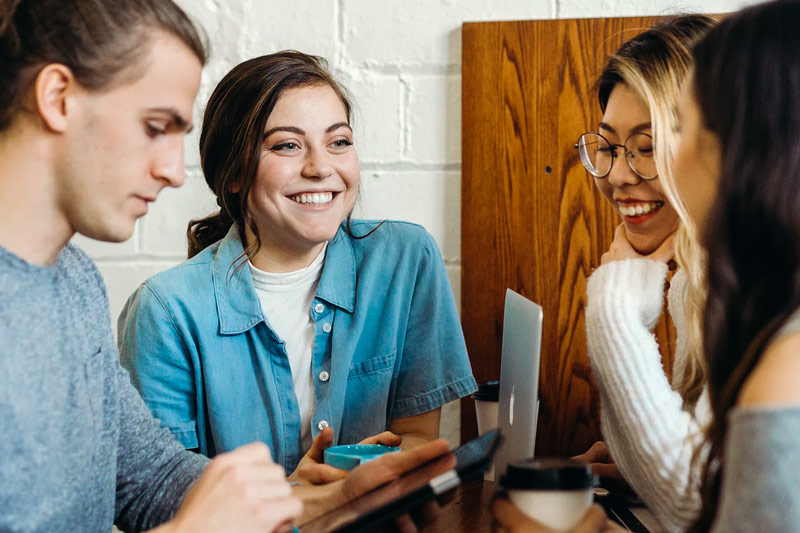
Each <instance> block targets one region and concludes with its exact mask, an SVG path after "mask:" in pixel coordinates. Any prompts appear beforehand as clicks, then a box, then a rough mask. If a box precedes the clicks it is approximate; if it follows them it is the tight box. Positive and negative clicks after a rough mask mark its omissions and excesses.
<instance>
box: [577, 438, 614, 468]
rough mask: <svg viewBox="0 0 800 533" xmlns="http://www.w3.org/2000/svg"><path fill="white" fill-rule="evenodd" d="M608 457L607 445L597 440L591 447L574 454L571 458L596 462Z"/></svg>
mask: <svg viewBox="0 0 800 533" xmlns="http://www.w3.org/2000/svg"><path fill="white" fill-rule="evenodd" d="M608 457H609V454H608V446H606V443H605V442H603V441H601V440H599V441H597V442H595V443H594V444H592V446H591V448H589V449H588V450H586V451H585V452H584V453H582V454H580V455H576V456H575V457H573V459H575V460H578V461H585V462H587V463H598V462H606V461H607V460H608Z"/></svg>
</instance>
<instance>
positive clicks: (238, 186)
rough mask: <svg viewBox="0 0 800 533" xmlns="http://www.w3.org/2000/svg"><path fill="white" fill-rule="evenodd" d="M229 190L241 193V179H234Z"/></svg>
mask: <svg viewBox="0 0 800 533" xmlns="http://www.w3.org/2000/svg"><path fill="white" fill-rule="evenodd" d="M228 190H229V191H230V192H232V193H233V194H239V193H240V192H241V191H242V184H241V183H240V182H239V181H234V182H233V183H231V184H230V185H228Z"/></svg>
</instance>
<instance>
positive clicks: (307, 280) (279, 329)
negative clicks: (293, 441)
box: [248, 244, 327, 453]
mask: <svg viewBox="0 0 800 533" xmlns="http://www.w3.org/2000/svg"><path fill="white" fill-rule="evenodd" d="M326 247H327V244H326V245H325V246H324V247H323V248H322V251H321V252H320V253H319V255H318V256H317V257H316V259H314V261H313V262H312V263H311V264H310V265H309V266H307V267H306V268H304V269H302V270H296V271H294V272H286V273H281V274H274V273H272V272H264V271H263V270H259V269H257V268H256V267H254V266H253V264H252V263H248V264H249V266H250V273H251V275H252V277H253V286H254V287H255V289H256V294H257V295H258V299H259V300H260V301H261V311H262V312H263V313H264V316H265V317H266V318H267V321H268V322H269V325H270V326H271V327H272V329H273V331H275V333H276V334H277V335H278V337H279V338H280V339H282V340H283V341H284V342H285V343H286V354H287V355H288V356H289V367H290V368H291V369H292V382H293V384H294V393H295V395H296V396H297V405H298V407H299V408H300V439H301V442H302V443H303V452H304V453H305V452H307V451H308V450H309V449H310V448H311V415H312V414H313V413H314V384H313V382H312V378H311V366H312V355H313V351H314V321H313V320H312V319H311V302H312V301H313V300H314V294H315V293H316V291H317V285H318V284H319V278H320V276H321V275H322V266H323V264H324V263H325V248H326Z"/></svg>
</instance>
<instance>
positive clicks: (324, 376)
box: [319, 370, 331, 381]
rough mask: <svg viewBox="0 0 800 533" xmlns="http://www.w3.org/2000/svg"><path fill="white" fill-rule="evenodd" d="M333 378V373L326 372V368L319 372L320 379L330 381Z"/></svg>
mask: <svg viewBox="0 0 800 533" xmlns="http://www.w3.org/2000/svg"><path fill="white" fill-rule="evenodd" d="M330 378H331V375H330V374H328V373H327V372H325V371H324V370H323V371H322V372H320V373H319V380H320V381H328V380H329V379H330Z"/></svg>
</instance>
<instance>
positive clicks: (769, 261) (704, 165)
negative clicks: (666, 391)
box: [674, 1, 800, 533]
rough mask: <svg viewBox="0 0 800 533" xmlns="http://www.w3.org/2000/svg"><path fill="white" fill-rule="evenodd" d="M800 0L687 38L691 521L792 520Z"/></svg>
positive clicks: (713, 524) (726, 527) (682, 121)
mask: <svg viewBox="0 0 800 533" xmlns="http://www.w3.org/2000/svg"><path fill="white" fill-rule="evenodd" d="M798 26H800V2H797V1H778V2H769V3H765V4H760V5H756V6H753V7H750V8H747V9H744V10H742V11H740V12H738V13H736V14H734V15H732V16H730V17H728V18H726V19H725V20H723V21H722V22H721V23H720V25H719V26H718V27H716V28H715V29H713V30H711V31H710V32H709V33H708V35H707V36H706V37H705V38H704V39H703V40H702V41H701V42H700V43H699V44H698V45H697V46H696V47H695V48H694V53H693V55H694V61H695V67H694V71H693V74H692V75H691V76H690V77H689V79H688V81H687V83H686V84H685V86H684V91H683V94H682V96H681V99H680V102H679V106H678V113H679V126H680V133H681V141H680V146H679V148H678V151H677V154H676V158H675V169H674V170H675V172H674V179H675V185H676V187H677V190H678V193H679V195H680V197H681V198H682V199H683V202H684V204H685V206H686V209H687V212H688V214H689V216H690V217H691V219H692V220H693V221H694V223H695V224H696V225H697V228H698V235H699V238H700V242H701V244H702V245H703V247H704V249H705V250H706V252H707V256H708V262H707V263H708V266H707V269H706V283H707V299H706V306H705V308H704V312H703V321H702V323H703V347H704V356H705V362H706V367H707V376H708V390H709V397H710V403H711V408H712V411H713V423H712V425H711V426H710V429H709V431H708V433H707V437H708V440H709V443H710V451H709V458H708V461H707V462H706V469H705V476H704V479H703V511H702V515H701V518H700V520H699V522H698V523H697V524H696V526H695V530H696V531H708V530H709V529H713V530H714V531H720V532H726V533H728V532H736V531H748V532H752V531H782V532H783V531H798V530H800V492H798V490H797V489H798V483H800V445H798V435H800V387H798V376H800V357H798V354H800V216H798V212H800V136H798V131H800V55H798V54H797V52H796V51H797V50H798V49H800V33H798V31H797V28H798Z"/></svg>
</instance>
